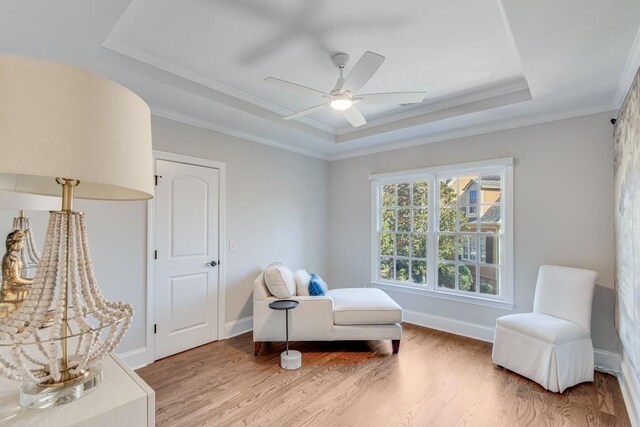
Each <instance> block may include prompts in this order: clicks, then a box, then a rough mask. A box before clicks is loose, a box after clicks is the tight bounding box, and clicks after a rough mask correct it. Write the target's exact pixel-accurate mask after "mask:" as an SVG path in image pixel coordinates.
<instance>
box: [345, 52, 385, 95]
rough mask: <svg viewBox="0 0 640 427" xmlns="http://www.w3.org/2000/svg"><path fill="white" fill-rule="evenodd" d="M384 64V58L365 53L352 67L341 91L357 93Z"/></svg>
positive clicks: (375, 54)
mask: <svg viewBox="0 0 640 427" xmlns="http://www.w3.org/2000/svg"><path fill="white" fill-rule="evenodd" d="M383 62H384V56H382V55H378V54H377V53H373V52H369V51H366V52H365V53H364V55H362V57H360V59H359V60H358V62H357V63H356V65H354V66H353V68H352V69H351V72H350V73H349V76H347V78H346V80H345V81H344V84H343V85H342V88H341V91H343V92H344V91H347V90H348V91H349V92H351V93H357V92H358V91H359V90H360V89H362V87H363V86H364V85H365V84H367V82H368V81H369V80H370V79H371V77H373V75H374V74H375V73H376V71H378V68H380V66H381V65H382V63H383Z"/></svg>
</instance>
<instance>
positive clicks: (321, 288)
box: [309, 273, 327, 297]
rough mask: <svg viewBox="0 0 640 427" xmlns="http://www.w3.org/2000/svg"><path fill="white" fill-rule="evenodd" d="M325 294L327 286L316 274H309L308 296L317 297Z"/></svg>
mask: <svg viewBox="0 0 640 427" xmlns="http://www.w3.org/2000/svg"><path fill="white" fill-rule="evenodd" d="M326 293H327V284H326V283H325V281H324V280H322V277H320V276H318V275H317V274H316V273H311V280H310V281H309V295H311V296H314V297H317V296H324V295H325V294H326Z"/></svg>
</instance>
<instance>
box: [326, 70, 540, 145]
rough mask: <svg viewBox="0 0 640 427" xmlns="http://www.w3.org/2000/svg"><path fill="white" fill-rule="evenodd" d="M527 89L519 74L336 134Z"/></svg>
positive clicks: (527, 86) (352, 131) (436, 99)
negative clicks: (515, 76)
mask: <svg viewBox="0 0 640 427" xmlns="http://www.w3.org/2000/svg"><path fill="white" fill-rule="evenodd" d="M528 89H529V85H528V84H527V81H526V80H525V78H524V77H522V76H519V77H517V78H513V79H508V80H503V81H499V82H495V83H492V84H489V85H485V86H483V87H477V88H472V89H468V90H465V91H462V92H458V93H455V94H451V95H448V96H444V97H441V98H434V99H430V100H428V101H427V102H425V103H424V104H419V105H417V106H413V107H411V106H409V107H407V108H406V109H404V110H402V111H400V112H397V113H392V114H385V115H382V116H380V117H379V118H375V117H374V118H372V119H370V120H369V122H368V123H367V124H366V125H364V126H361V127H360V128H358V129H354V128H353V127H346V128H342V129H339V130H338V131H337V132H336V134H337V135H339V136H341V135H345V138H346V137H347V135H349V134H351V133H357V132H359V131H362V130H363V129H368V128H372V127H376V126H379V125H383V124H387V123H392V122H395V121H398V120H402V119H407V118H411V117H416V116H420V115H423V114H427V113H433V112H436V111H440V110H444V109H447V108H452V107H458V106H463V105H465V104H469V103H472V102H477V101H483V100H486V99H490V98H495V97H498V96H501V95H507V94H511V93H514V92H520V91H522V90H528Z"/></svg>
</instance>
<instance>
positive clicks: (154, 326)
mask: <svg viewBox="0 0 640 427" xmlns="http://www.w3.org/2000/svg"><path fill="white" fill-rule="evenodd" d="M153 333H154V334H156V333H158V325H156V324H155V323H154V324H153Z"/></svg>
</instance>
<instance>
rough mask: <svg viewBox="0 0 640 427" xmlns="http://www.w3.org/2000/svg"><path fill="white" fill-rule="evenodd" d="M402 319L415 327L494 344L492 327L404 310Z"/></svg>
mask: <svg viewBox="0 0 640 427" xmlns="http://www.w3.org/2000/svg"><path fill="white" fill-rule="evenodd" d="M402 319H403V321H405V322H407V323H412V324H414V325H418V326H424V327H426V328H431V329H437V330H439V331H444V332H449V333H452V334H456V335H462V336H464V337H469V338H475V339H477V340H480V341H486V342H493V328H492V327H490V326H485V325H479V324H477V323H469V322H464V321H462V320H457V319H452V318H450V317H442V316H436V315H434V314H427V313H422V312H420V311H414V310H404V309H403V310H402Z"/></svg>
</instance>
